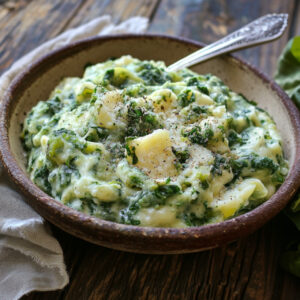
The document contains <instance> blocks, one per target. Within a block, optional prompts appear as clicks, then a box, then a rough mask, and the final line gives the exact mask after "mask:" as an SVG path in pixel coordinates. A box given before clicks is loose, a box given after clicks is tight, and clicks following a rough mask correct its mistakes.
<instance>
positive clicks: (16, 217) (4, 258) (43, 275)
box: [0, 16, 148, 300]
mask: <svg viewBox="0 0 300 300" xmlns="http://www.w3.org/2000/svg"><path fill="white" fill-rule="evenodd" d="M147 24H148V20H147V19H146V18H143V17H133V18H130V19H128V20H127V21H124V22H123V23H121V24H119V25H114V24H113V23H112V21H111V18H110V16H102V17H99V18H96V19H94V20H92V21H91V22H89V23H87V24H85V25H82V26H79V27H77V28H74V29H70V30H68V31H66V32H64V33H62V34H61V35H59V36H57V37H56V38H54V39H51V40H49V41H48V42H46V43H44V44H42V45H41V46H39V47H38V48H36V49H35V50H33V51H31V52H30V53H28V54H26V55H25V56H23V57H22V58H21V59H19V60H18V61H16V62H15V63H14V64H13V65H12V66H11V68H10V69H9V70H7V71H6V72H5V73H4V74H3V75H2V76H1V78H0V95H3V94H4V93H5V91H6V90H7V87H8V86H9V84H10V82H11V81H12V80H13V79H14V77H15V76H16V75H17V74H18V73H20V70H22V69H23V68H24V67H25V66H26V65H28V63H31V62H32V61H34V60H36V59H38V58H40V57H41V56H43V55H44V54H45V53H47V52H49V51H51V50H54V49H57V48H59V47H61V46H64V45H66V44H68V43H70V42H74V41H77V40H80V39H83V38H87V37H90V36H95V35H104V34H116V33H140V32H144V31H145V30H146V28H147ZM0 102H1V98H0ZM0 207H1V209H0V299H5V300H10V299H19V298H20V297H22V296H23V295H24V294H27V293H29V292H30V291H33V290H39V291H51V290H56V289H61V288H63V287H64V286H65V285H66V284H68V282H69V278H68V274H67V272H66V267H65V264H64V259H63V252H62V249H61V247H60V245H59V243H58V242H57V240H56V239H55V238H54V237H53V236H52V234H51V231H50V229H49V227H48V225H47V223H46V222H45V220H44V219H43V218H42V217H41V216H39V215H38V214H37V213H36V212H35V211H34V210H32V209H31V208H30V207H29V206H28V205H27V204H26V203H25V202H24V201H23V196H22V195H20V194H19V193H18V192H16V191H15V188H14V186H13V184H11V183H10V182H9V181H8V180H7V176H6V175H5V174H4V171H3V168H2V166H1V165H0Z"/></svg>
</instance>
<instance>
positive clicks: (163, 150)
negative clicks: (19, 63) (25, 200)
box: [22, 56, 288, 227]
mask: <svg viewBox="0 0 300 300" xmlns="http://www.w3.org/2000/svg"><path fill="white" fill-rule="evenodd" d="M22 140H23V143H24V148H25V150H26V152H27V157H28V172H29V173H30V176H31V179H32V181H33V182H35V184H37V185H38V186H39V187H40V188H41V189H43V190H44V191H45V192H46V193H48V194H49V195H51V196H53V197H54V198H55V199H57V200H58V201H62V202H63V203H64V204H65V205H68V206H70V207H72V208H74V209H76V210H79V211H82V212H85V213H87V214H90V215H93V216H97V217H99V218H102V219H105V220H111V221H115V222H119V223H124V224H132V225H140V226H160V227H185V226H200V225H203V224H208V223H215V222H220V221H223V220H225V219H228V218H232V217H234V216H237V215H239V214H241V213H244V212H246V211H249V210H251V209H253V208H255V207H256V206H257V205H259V204H260V203H262V202H264V201H266V200H267V199H268V198H270V197H271V196H272V195H273V194H274V192H275V191H276V189H277V188H278V186H279V185H280V184H281V183H282V182H283V181H284V178H285V176H286V174H287V172H288V167H287V163H286V161H285V160H284V158H283V153H282V147H281V138H280V135H279V133H278V131H277V129H276V126H275V124H274V121H273V120H272V118H271V117H270V116H269V115H268V113H266V112H265V111H263V110H262V109H260V108H259V107H257V106H256V104H255V103H252V102H250V101H248V100H247V99H245V97H243V96H242V95H239V94H237V93H235V92H233V91H231V90H230V89H229V88H228V87H227V86H226V85H224V83H223V82H222V81H221V80H220V79H219V78H217V77H216V76H214V75H210V74H207V75H199V74H196V73H194V72H192V71H190V70H188V69H185V70H182V71H178V72H167V71H166V67H165V65H164V64H163V63H162V62H154V61H140V60H138V59H135V58H132V57H131V56H123V57H121V58H118V59H111V60H108V61H106V62H104V63H99V64H96V65H92V66H88V67H87V68H86V69H85V72H84V75H83V77H82V78H77V77H76V78H74V77H72V78H65V79H64V80H62V81H61V83H60V84H59V85H58V86H57V87H56V88H55V89H54V90H53V92H52V93H51V95H50V97H49V99H48V100H47V101H40V102H39V103H38V104H37V105H36V106H35V107H34V108H33V109H32V110H31V112H30V113H29V114H28V116H27V117H26V120H25V122H24V126H23V133H22Z"/></svg>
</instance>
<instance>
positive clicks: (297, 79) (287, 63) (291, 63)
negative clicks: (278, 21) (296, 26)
mask: <svg viewBox="0 0 300 300" xmlns="http://www.w3.org/2000/svg"><path fill="white" fill-rule="evenodd" d="M275 81H276V82H277V83H278V84H279V85H280V86H281V87H282V88H283V89H284V90H285V91H286V93H287V94H288V95H289V97H290V98H291V99H292V100H293V101H294V103H295V104H296V105H297V107H298V108H299V109H300V36H297V37H295V38H293V39H292V40H290V41H289V42H288V44H287V45H286V47H285V48H284V50H283V53H282V54H281V56H280V58H279V61H278V66H277V72H276V75H275Z"/></svg>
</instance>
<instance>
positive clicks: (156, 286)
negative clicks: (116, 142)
mask: <svg viewBox="0 0 300 300" xmlns="http://www.w3.org/2000/svg"><path fill="white" fill-rule="evenodd" d="M272 12H273V13H274V12H286V13H289V15H290V22H289V28H288V30H287V31H286V33H285V35H284V36H283V37H282V38H281V39H280V40H279V41H276V42H274V43H272V44H269V45H264V46H260V47H257V48H253V49H248V50H244V51H240V52H239V53H238V55H239V56H241V57H242V58H244V59H245V60H247V61H248V62H250V63H252V64H254V65H256V66H258V67H259V68H260V69H261V70H263V71H264V72H266V73H268V74H269V75H271V76H272V74H273V73H274V70H275V68H276V61H277V58H278V56H279V54H280V52H281V50H282V48H283V47H284V45H285V44H286V42H287V41H288V39H289V38H290V37H292V36H294V35H297V34H298V35H299V33H300V3H299V1H296V0H295V1H293V0H272V1H270V0H230V1H227V0H186V1H180V0H161V1H159V0H144V1H138V0H135V1H129V0H124V1H122V0H104V1H100V0H99V1H97V0H87V1H83V0H65V1H60V0H51V1H50V0H36V1H26V0H16V1H13V0H10V1H5V0H0V29H1V31H0V72H1V73H2V72H3V71H4V70H5V69H6V68H8V67H9V66H10V65H11V64H12V62H13V61H14V60H16V59H18V58H19V57H21V56H22V55H24V54H25V53H26V52H28V51H30V50H32V49H34V48H35V47H36V46H38V45H39V44H41V43H43V42H45V41H47V40H48V39H49V38H52V37H54V36H56V35H57V34H59V33H60V32H62V31H63V30H65V29H67V28H71V27H73V26H76V25H79V24H83V23H85V22H87V21H89V20H91V19H93V18H94V17H96V16H100V15H103V14H110V15H111V16H112V18H113V20H114V21H115V22H120V21H122V20H125V19H127V18H128V17H131V16H134V15H142V16H146V17H148V18H149V19H150V26H149V30H148V31H149V32H153V33H166V34H171V35H176V36H184V37H187V38H191V39H195V40H199V41H202V42H204V43H210V42H212V41H215V40H216V39H217V38H219V37H222V36H224V35H225V34H227V33H229V32H231V31H233V30H234V29H236V28H239V27H240V26H242V25H244V24H246V23H248V22H249V21H251V20H253V19H255V18H257V17H259V16H261V15H264V14H267V13H272ZM53 232H54V234H55V236H56V237H57V239H58V240H59V242H60V244H61V246H62V248H63V250H64V254H65V261H66V265H67V269H68V272H69V275H70V284H69V285H68V286H67V287H66V288H65V289H63V290H62V291H56V292H44V293H41V292H39V293H37V292H36V293H31V294H30V295H28V296H25V297H24V298H23V299H26V300H29V299H72V300H73V299H180V300H181V299H201V300H202V299H214V300H215V299H222V300H223V299H230V300H231V299H272V300H274V299H282V300H286V299H287V300H290V299H300V279H297V278H296V277H293V276H292V275H289V274H287V273H285V272H284V271H282V270H281V269H280V267H279V265H278V259H279V256H280V253H281V252H282V250H283V249H284V247H285V245H286V243H287V241H288V240H290V239H291V238H293V237H295V236H297V232H296V230H295V229H294V227H293V226H292V225H291V223H290V222H289V221H288V220H287V219H286V218H285V216H284V215H283V214H282V215H279V216H278V217H276V218H275V219H273V220H272V221H271V222H269V223H268V224H267V225H266V226H264V227H263V228H262V229H261V230H259V231H258V232H256V233H255V234H252V235H251V236H248V237H246V238H244V239H241V240H239V241H237V242H234V243H232V244H230V245H227V246H224V247H222V248H219V249H215V250H211V251H206V252H202V253H196V254H187V255H173V256H167V255H166V256H163V255H160V256H151V255H138V254H130V253H123V252H119V251H114V250H110V249H106V248H102V247H99V246H95V245H92V244H89V243H87V242H84V241H82V240H79V239H77V238H75V237H72V236H70V235H68V234H66V233H64V232H62V231H60V230H59V229H57V228H54V227H53ZM0 271H1V270H0ZM0 298H1V295H0Z"/></svg>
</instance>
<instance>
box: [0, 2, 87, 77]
mask: <svg viewBox="0 0 300 300" xmlns="http://www.w3.org/2000/svg"><path fill="white" fill-rule="evenodd" d="M82 2H83V1H78V0H67V1H66V0H65V1H60V0H52V1H47V0H39V1H27V3H28V4H27V5H22V6H19V7H17V8H16V9H15V10H13V11H8V13H7V15H6V16H5V17H4V18H2V19H1V22H0V28H3V30H1V36H0V72H3V71H4V70H5V69H6V68H8V67H9V66H10V65H11V64H12V62H13V61H15V60H16V59H18V58H19V57H21V56H22V55H24V54H25V53H27V52H28V51H30V50H32V49H34V48H35V47H36V46H38V45H40V44H41V43H43V42H45V41H47V40H48V39H50V38H52V37H54V36H56V35H57V34H58V33H60V32H61V30H62V28H63V27H64V25H65V23H66V22H67V21H68V18H70V17H71V16H72V15H73V13H74V11H76V10H77V9H78V7H80V5H81V4H82ZM5 11H7V8H6V7H5V6H2V7H1V10H0V15H1V14H5Z"/></svg>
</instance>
